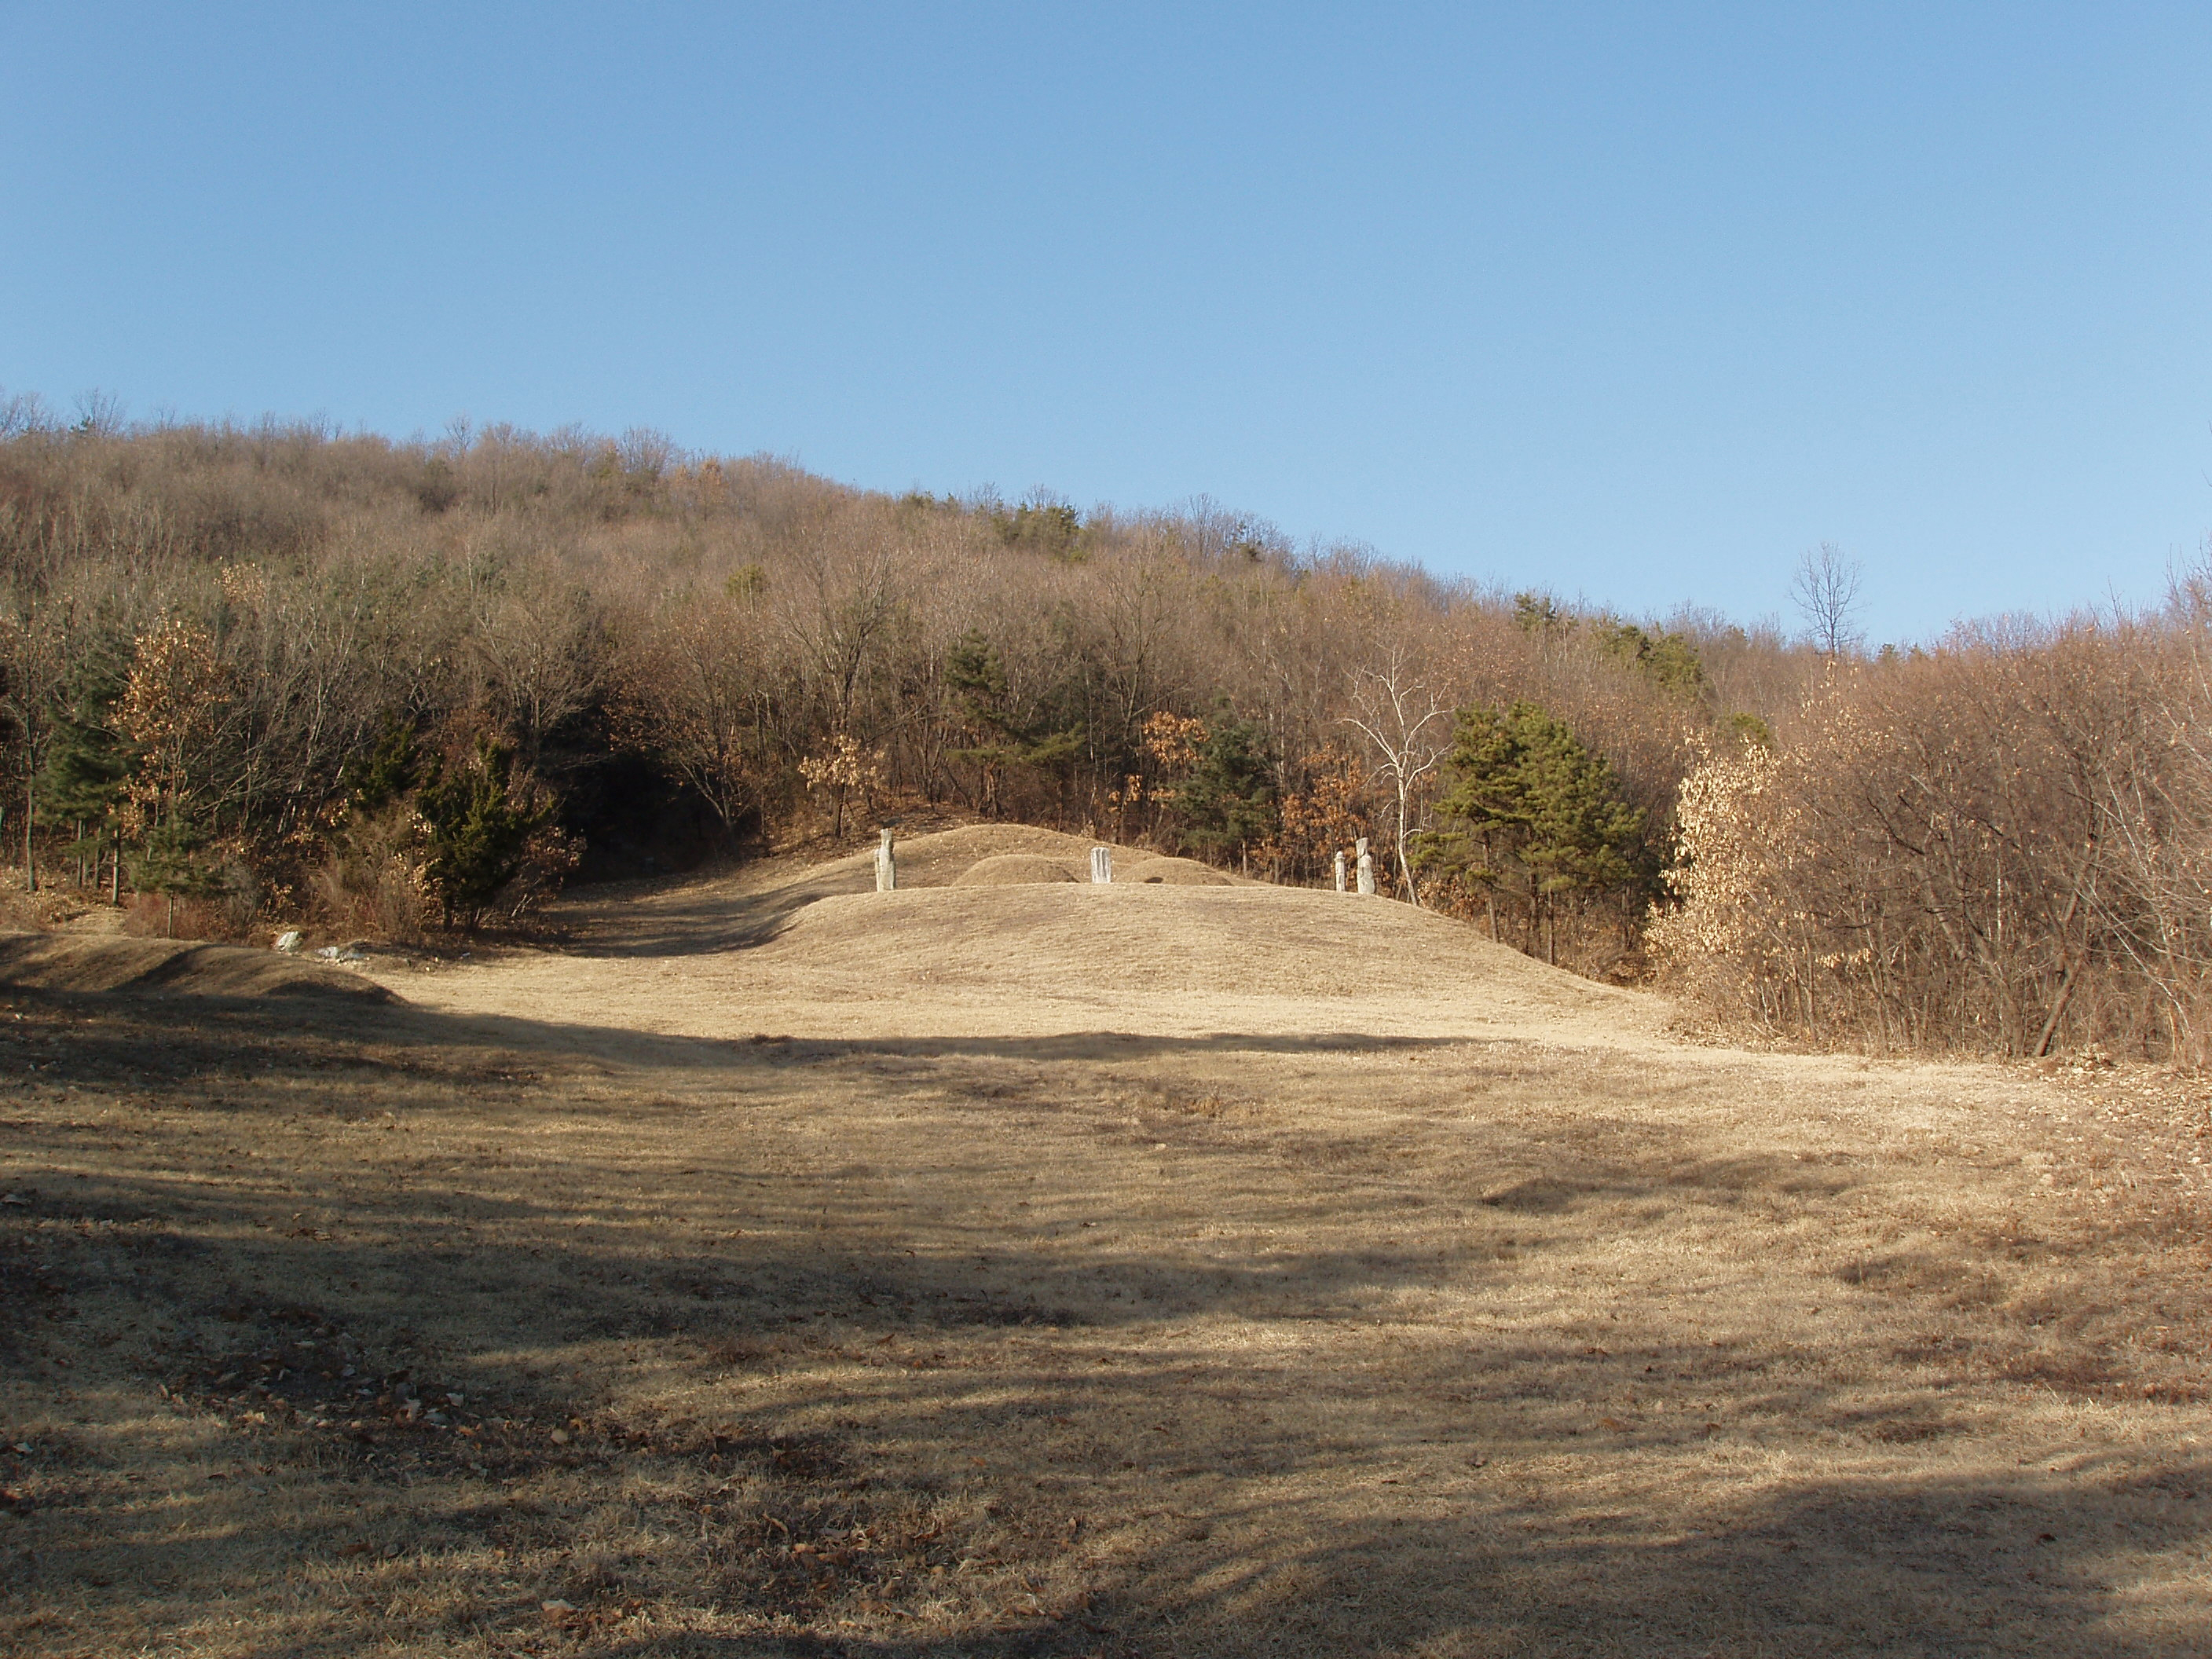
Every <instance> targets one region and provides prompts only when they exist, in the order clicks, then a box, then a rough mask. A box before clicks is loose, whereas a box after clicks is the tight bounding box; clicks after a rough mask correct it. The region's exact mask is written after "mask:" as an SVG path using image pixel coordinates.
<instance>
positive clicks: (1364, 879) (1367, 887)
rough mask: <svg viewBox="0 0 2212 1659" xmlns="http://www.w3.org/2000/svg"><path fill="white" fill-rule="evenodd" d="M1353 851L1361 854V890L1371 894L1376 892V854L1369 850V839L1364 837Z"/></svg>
mask: <svg viewBox="0 0 2212 1659" xmlns="http://www.w3.org/2000/svg"><path fill="white" fill-rule="evenodd" d="M1352 850H1353V851H1355V852H1356V853H1358V854H1359V890H1360V891H1361V892H1363V893H1370V894H1371V893H1372V892H1374V890H1375V854H1372V853H1370V852H1369V851H1368V850H1367V837H1366V836H1361V837H1360V838H1359V840H1358V844H1357V845H1356V846H1355V847H1354V848H1353V849H1352Z"/></svg>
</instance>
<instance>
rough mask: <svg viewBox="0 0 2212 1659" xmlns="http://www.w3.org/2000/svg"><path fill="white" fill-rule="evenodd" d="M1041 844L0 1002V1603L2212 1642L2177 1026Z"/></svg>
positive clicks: (459, 1620) (532, 1637)
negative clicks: (418, 944)
mask: <svg viewBox="0 0 2212 1659" xmlns="http://www.w3.org/2000/svg"><path fill="white" fill-rule="evenodd" d="M1084 846H1085V844H1084V843H1076V842H1068V841H1067V840H1066V838H1064V837H1057V836H1049V835H1048V834H1047V833H1046V832H1043V831H1024V830H1006V829H968V830H961V831H955V832H951V833H950V834H948V835H945V836H933V837H928V838H926V839H925V840H922V841H918V842H915V843H912V844H911V845H910V847H909V848H907V849H904V855H903V858H902V883H903V886H902V890H900V891H897V892H894V893H888V894H878V893H875V892H873V891H872V890H869V889H870V888H871V887H872V882H871V880H870V878H869V875H868V868H867V860H866V858H865V857H861V858H856V859H850V860H843V861H841V862H839V863H834V864H829V865H817V866H803V865H799V864H796V863H792V864H779V865H772V866H763V867H760V868H757V869H754V870H752V871H750V872H747V873H745V874H744V875H743V876H741V877H738V878H730V879H726V880H720V881H702V882H692V883H681V884H668V885H665V886H661V887H658V888H652V889H640V890H633V891H629V892H624V893H617V894H604V893H603V894H601V895H599V896H594V897H592V898H591V899H589V900H587V901H584V902H578V903H576V904H575V905H574V906H572V907H571V908H569V910H568V913H567V914H566V915H565V916H564V917H563V918H562V920H563V921H564V923H565V924H566V926H567V927H568V939H567V942H566V943H565V944H564V945H562V946H560V947H559V948H551V949H537V950H520V949H502V950H499V951H484V952H482V953H480V954H479V956H478V957H476V958H473V959H471V960H470V961H467V962H465V963H427V962H424V963H410V962H409V961H407V960H406V959H404V958H398V957H383V956H380V957H376V958H375V959H374V962H373V963H371V964H370V965H369V968H368V970H367V973H368V978H369V979H371V980H373V981H375V982H377V983H380V984H381V985H383V986H385V987H388V988H389V989H390V990H392V992H394V993H396V994H398V997H399V998H401V999H404V1000H403V1001H401V1002H398V1003H395V1004H392V1005H388V1006H386V1005H380V1004H376V1003H374V1002H370V1001H368V1000H363V999H360V998H348V997H345V996H342V995H324V996H318V997H313V998H301V997H296V996H290V995H288V994H279V995H263V996H258V997H246V996H241V995H238V994H235V991H234V990H231V991H229V992H227V993H226V994H221V995H212V994H192V992H191V987H190V986H189V984H186V983H184V982H183V981H184V979H185V978H186V977H188V976H185V975H184V970H183V969H170V970H167V971H169V972H170V974H171V982H170V983H168V984H167V987H166V988H165V989H164V990H163V991H162V992H161V994H146V993H143V992H132V991H128V990H125V991H110V992H106V993H104V994H77V993H68V992H64V991H55V990H33V989H23V988H18V989H16V990H14V991H11V992H8V993H6V994H5V997H6V1001H5V1004H4V1007H0V1075H4V1076H5V1077H6V1078H7V1079H9V1081H8V1082H7V1084H6V1085H4V1087H0V1122H4V1126H5V1127H4V1135H5V1139H4V1141H0V1157H4V1158H5V1159H6V1162H5V1163H4V1164H0V1186H4V1188H6V1191H7V1194H9V1201H8V1202H7V1203H6V1204H5V1206H0V1229H4V1232H3V1233H0V1252H3V1253H0V1294H4V1296H5V1298H6V1299H5V1302H4V1304H0V1307H4V1310H5V1323H4V1325H3V1326H0V1431H4V1435H5V1437H6V1441H7V1443H8V1444H9V1445H10V1446H15V1445H18V1444H20V1445H21V1446H22V1447H26V1448H28V1449H27V1450H9V1451H4V1452H0V1486H4V1487H5V1489H6V1492H7V1494H8V1496H7V1498H6V1501H5V1503H4V1504H0V1645H4V1646H6V1647H7V1648H8V1649H9V1650H11V1651H13V1650H21V1651H24V1652H27V1653H54V1654H61V1653H71V1652H82V1653H102V1654H104V1653H116V1652H137V1651H140V1650H146V1651H163V1652H176V1653H186V1654H209V1655H216V1654H222V1655H234V1654H235V1655H245V1654H269V1653H301V1654H307V1653H340V1652H370V1651H374V1652H378V1653H422V1654H429V1653H440V1654H444V1653H456V1652H458V1653H486V1654H489V1653H510V1652H532V1653H578V1654H584V1653H590V1654H607V1655H624V1656H629V1655H656V1656H657V1655H671V1656H672V1655H680V1654H699V1655H716V1656H750V1655H769V1654H786V1653H788V1654H799V1653H805V1654H829V1653H850V1654H855V1655H859V1654H869V1655H878V1654H880V1655H885V1656H893V1655H896V1656H907V1655H914V1656H921V1655H925V1654H927V1655H939V1654H942V1655H948V1656H949V1655H952V1654H970V1653H1007V1654H1015V1653H1024V1654H1026V1653H1035V1654H1064V1655H1074V1654H1093V1653H1100V1654H1104V1653H1110V1654H1162V1655H1170V1654H1172V1655H1191V1656H1202V1655H1206V1656H1210V1655H1248V1654H1249V1655H1259V1654H1314V1655H1321V1654H1340V1653H1374V1654H1394V1655H1396V1654H1402V1655H1407V1656H1414V1655H1419V1656H1447V1655H1491V1654H1510V1653H1528V1654H1553V1653H1562V1654H1564V1653H1575V1654H1581V1653H1590V1654H1609V1653H1621V1654H1630V1653H1634V1654H1684V1655H1691V1654H1729V1655H1736V1654H1741V1655H1753V1654H1778V1653H1786V1654H1796V1653H1873V1652H1881V1653H1883V1654H1915V1653H1919V1654H1928V1655H1935V1654H1939V1653H1940V1654H1946V1655H1948V1654H1960V1653H1969V1654H1971V1653H1985V1654H1991V1655H1996V1654H2015V1653H2020V1652H2024V1651H2030V1650H2033V1651H2035V1652H2037V1653H2039V1654H2080V1655H2085V1656H2086V1655H2151V1654H2175V1655H2179V1654H2190V1653H2199V1652H2203V1651H2204V1650H2206V1648H2207V1647H2208V1645H2212V1612H2209V1611H2208V1599H2207V1597H2208V1591H2212V1568H2208V1564H2207V1559H2206V1546H2207V1541H2208V1539H2212V1444H2209V1443H2208V1436H2212V1425H2208V1422H2207V1418H2206V1405H2205V1401H2206V1397H2207V1395H2206V1379H2205V1376H2204V1373H2203V1355H2204V1352H2205V1340H2206V1335H2207V1329H2208V1307H2207V1292H2206V1289H2205V1286H2206V1284H2207V1279H2206V1273H2205V1269H2206V1267H2207V1265H2208V1264H2207V1261H2206V1254H2207V1252H2206V1242H2205V1236H2204V1217H2205V1210H2206V1199H2207V1195H2206V1193H2205V1190H2204V1186H2203V1170H2204V1169H2205V1167H2206V1166H2205V1165H2204V1164H2203V1163H2201V1162H2200V1161H2198V1160H2200V1159H2201V1158H2202V1157H2203V1146H2204V1144H2205V1143H2204V1142H2203V1140H2201V1139H2198V1138H2197V1136H2198V1133H2199V1132H2200V1131H2201V1130H2202V1128H2203V1124H2204V1118H2203V1106H2202V1103H2201V1102H2199V1101H2197V1100H2195V1099H2193V1098H2192V1097H2191V1096H2190V1095H2189V1093H2188V1091H2186V1090H2185V1088H2183V1087H2180V1086H2179V1085H2175V1084H2174V1083H2173V1082H2172V1080H2171V1079H2160V1078H2156V1077H2153V1076H2150V1075H2149V1074H2148V1073H2141V1074H2138V1073H2123V1072H2118V1071H2102V1070H2100V1071H2085V1070H2081V1069H2069V1070H2063V1071H2060V1072H2057V1073H2055V1074H2051V1075H2045V1074H2043V1073H2037V1072H2033V1071H2029V1070H2026V1069H2019V1068H2008V1067H1997V1066H1940V1065H1931V1064H1918V1063H1911V1064H1908V1063H1880V1062H1871V1061H1865V1060H1857V1059H1850V1058H1837V1057H1825V1056H1805V1055H1790V1054H1754V1053H1748V1052H1744V1051H1741V1050H1732V1049H1726V1048H1716V1047H1709V1046H1699V1045H1696V1044H1693V1043H1692V1042H1686V1041H1685V1040H1683V1039H1681V1038H1680V1036H1676V1035H1674V1034H1673V1033H1672V1030H1671V1028H1670V1026H1669V1024H1668V1018H1669V1015H1668V1009H1667V1008H1666V1007H1665V1006H1664V1005H1662V1004H1661V1003H1659V1002H1657V1001H1656V1000H1653V999H1650V998H1649V997H1645V996H1643V995H1640V994H1633V993H1629V992H1625V991H1618V990H1613V989H1609V988H1607V987H1598V986H1595V985H1591V984H1589V983H1588V982H1586V981H1579V980H1577V979H1574V978H1572V977H1571V976H1569V975H1565V974H1561V973H1557V972H1554V971H1553V970H1550V969H1546V968H1544V967H1542V966H1541V964H1538V963H1532V962H1530V961H1528V960H1527V959H1526V958H1524V957H1520V956H1518V955H1516V954H1515V953H1513V952H1511V951H1506V950H1504V949H1502V948H1499V947H1496V946H1492V945H1489V944H1487V943H1486V941H1484V940H1482V939H1480V938H1478V937H1476V936H1474V934H1473V933H1470V932H1469V931H1468V930H1467V929H1465V928H1463V927H1460V926H1458V925H1457V924H1455V923H1452V922H1449V921H1443V920H1441V919H1438V918H1435V917H1431V916H1427V915H1421V914H1419V913H1417V912H1414V911H1413V910H1411V909H1409V908H1407V907H1404V906H1401V905H1397V904H1394V903H1389V902H1383V901H1379V900H1365V901H1363V900H1359V899H1357V898H1345V897H1340V896H1338V895H1335V894H1334V893H1328V894H1324V893H1315V892H1306V891H1292V890H1279V889H1274V888H1271V887H1266V886H1263V885H1260V884H1218V885H1212V884H1192V883H1194V882H1198V881H1200V880H1201V879H1203V877H1202V875H1193V874H1191V873H1190V872H1188V871H1181V872H1178V871H1176V870H1173V869H1169V868H1166V867H1165V866H1163V867H1162V868H1161V869H1160V870H1159V872H1158V873H1160V874H1161V876H1162V879H1161V880H1160V881H1158V882H1157V883H1148V882H1146V881H1144V880H1142V879H1130V880H1127V881H1124V880H1121V879H1117V881H1116V883H1115V884H1114V885H1113V886H1110V887H1092V886H1090V885H1088V884H1084V883H1080V882H1067V883H1051V882H1048V883H1030V884H1019V885H969V884H961V879H960V878H962V876H963V874H964V873H965V872H969V871H970V870H972V869H973V868H974V867H975V866H976V865H977V863H978V861H979V860H981V859H983V858H986V857H988V856H992V855H994V854H1029V855H1033V856H1034V857H1036V858H1039V859H1070V860H1073V859H1076V858H1079V856H1080V854H1081V853H1082V851H1083V848H1084ZM1124 861H1125V863H1126V864H1127V867H1128V873H1129V874H1130V875H1131V876H1132V877H1139V876H1141V873H1142V870H1143V868H1144V867H1145V866H1141V865H1140V864H1139V863H1138V862H1137V861H1136V860H1134V858H1133V855H1125V860H1124ZM1009 867H1011V866H1009ZM1116 873H1117V878H1118V877H1119V876H1121V874H1122V870H1121V868H1117V872H1116ZM0 954H4V953H0ZM220 967H221V964H220V963H214V962H213V960H212V959H211V958H210V962H209V964H208V966H207V971H208V972H210V973H215V972H216V971H217V969H219V968H220ZM223 971H227V972H232V973H233V978H232V979H231V980H230V981H228V983H229V984H230V985H232V986H235V984H236V983H238V982H239V981H237V980H236V978H235V970H228V969H225V970H223ZM355 983H356V984H358V983H359V981H355ZM180 985H181V987H182V988H180Z"/></svg>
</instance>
